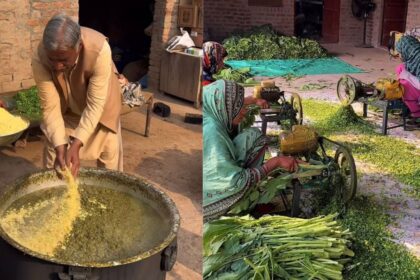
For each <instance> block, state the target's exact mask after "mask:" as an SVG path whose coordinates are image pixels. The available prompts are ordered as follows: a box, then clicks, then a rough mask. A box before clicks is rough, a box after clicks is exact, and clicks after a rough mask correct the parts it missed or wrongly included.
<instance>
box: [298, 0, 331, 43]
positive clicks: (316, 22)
mask: <svg viewBox="0 0 420 280" xmlns="http://www.w3.org/2000/svg"><path fill="white" fill-rule="evenodd" d="M323 2H324V1H323V0H296V1H295V35H296V36H298V37H302V38H309V39H314V40H319V39H321V37H322V17H323Z"/></svg>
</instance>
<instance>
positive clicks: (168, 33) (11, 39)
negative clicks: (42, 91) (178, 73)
mask: <svg viewBox="0 0 420 280" xmlns="http://www.w3.org/2000/svg"><path fill="white" fill-rule="evenodd" d="M178 2H179V0H157V1H156V7H155V15H154V22H155V24H154V25H153V36H152V50H151V55H150V70H149V82H150V87H151V88H154V89H158V88H159V86H158V85H159V74H160V60H161V59H160V58H161V54H162V51H163V50H164V47H165V46H166V43H167V41H168V40H169V39H170V38H171V37H172V36H174V35H176V34H177V13H178V8H177V7H178ZM78 3H79V1H78V0H56V1H54V0H16V1H9V0H0V34H1V36H0V64H1V65H2V67H0V93H5V92H11V91H18V90H21V89H25V88H28V87H30V86H32V85H34V84H35V82H34V80H33V78H32V70H31V56H32V53H33V51H34V50H35V49H36V47H37V45H38V43H39V41H40V40H41V38H42V32H43V30H44V27H45V25H46V23H47V21H48V20H49V19H50V18H51V16H52V15H54V14H55V13H57V11H63V12H65V13H66V14H68V15H70V16H72V17H74V18H75V19H76V20H77V17H78V13H79V4H78Z"/></svg>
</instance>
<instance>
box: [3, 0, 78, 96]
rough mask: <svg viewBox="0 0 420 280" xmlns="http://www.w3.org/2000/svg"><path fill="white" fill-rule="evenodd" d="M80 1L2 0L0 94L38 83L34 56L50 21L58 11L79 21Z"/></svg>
mask: <svg viewBox="0 0 420 280" xmlns="http://www.w3.org/2000/svg"><path fill="white" fill-rule="evenodd" d="M78 9H79V4H78V1H77V0H61V1H54V0H52V1H51V0H15V1H9V0H0V63H1V65H2V67H0V93H4V92H11V91H18V90H21V89H25V88H28V87H30V86H32V85H34V84H35V82H34V80H33V78H32V70H31V57H32V53H33V51H34V50H35V48H36V46H37V45H38V43H39V41H40V40H41V37H42V32H43V30H44V26H45V24H46V23H47V21H48V19H49V18H50V17H51V16H52V15H54V14H55V13H57V12H58V11H62V12H65V13H66V14H68V15H70V16H73V17H75V19H77V15H78Z"/></svg>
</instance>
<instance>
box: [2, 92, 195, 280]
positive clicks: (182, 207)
mask: <svg viewBox="0 0 420 280" xmlns="http://www.w3.org/2000/svg"><path fill="white" fill-rule="evenodd" d="M156 101H161V102H164V103H165V104H168V105H169V106H170V107H171V110H172V114H171V116H170V117H169V118H167V119H163V118H160V117H158V116H156V115H155V114H153V118H152V121H151V129H150V136H149V137H148V138H146V137H144V136H143V133H144V127H145V126H144V125H145V110H144V109H143V108H142V109H140V110H136V111H133V112H131V113H129V114H126V115H123V116H122V128H123V129H122V134H123V142H124V143H123V145H124V171H125V172H127V173H130V174H134V175H137V176H142V177H144V178H146V179H147V180H148V181H150V182H151V183H153V184H154V185H155V186H156V187H158V188H160V189H162V190H163V191H164V192H166V193H167V194H168V195H169V196H170V197H171V198H172V199H173V200H174V202H175V204H176V205H177V207H178V210H179V212H180V215H181V227H180V230H179V233H178V258H177V263H176V265H175V267H174V269H173V270H172V271H171V272H169V273H168V275H167V279H183V280H184V279H186V280H188V279H191V280H192V279H201V268H202V261H201V259H202V258H201V248H202V238H201V237H202V211H201V200H202V196H201V194H202V190H201V188H202V168H201V167H202V133H201V131H202V127H201V125H192V124H186V123H184V122H183V118H184V115H185V113H187V112H189V113H200V111H199V110H196V109H194V108H193V106H192V103H189V102H185V101H181V100H178V99H175V98H172V97H169V96H165V95H161V94H155V102H156ZM42 147H43V144H42V142H41V141H40V140H36V139H35V140H33V141H31V142H29V143H27V146H26V147H25V148H17V149H16V150H13V149H11V148H7V147H0V191H1V189H2V187H4V186H5V185H6V184H7V183H8V182H12V181H14V180H15V179H16V178H18V177H20V176H23V175H25V174H28V173H30V172H33V171H35V170H38V169H40V168H41V166H42ZM84 165H86V166H93V165H94V164H93V163H91V162H84Z"/></svg>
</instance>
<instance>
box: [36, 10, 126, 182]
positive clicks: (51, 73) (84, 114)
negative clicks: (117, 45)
mask: <svg viewBox="0 0 420 280" xmlns="http://www.w3.org/2000/svg"><path fill="white" fill-rule="evenodd" d="M32 71H33V75H34V79H35V82H36V85H37V87H38V95H39V98H40V102H41V108H42V112H43V119H42V123H41V129H42V131H43V132H44V134H45V136H46V143H45V148H44V166H45V167H47V168H53V167H55V168H57V167H59V168H61V169H64V168H65V167H66V166H67V167H69V168H70V169H71V171H72V173H73V175H75V176H77V173H78V170H79V167H80V159H85V160H96V161H97V166H98V167H105V168H109V169H114V170H120V171H121V170H122V168H123V167H122V139H121V127H120V110H121V92H120V86H119V82H118V73H117V72H116V70H115V67H114V64H113V62H112V57H111V49H110V46H109V44H108V42H107V40H106V37H105V36H104V35H102V34H101V33H99V32H97V31H95V30H92V29H89V28H85V27H80V26H79V24H78V23H77V22H75V21H73V20H72V19H71V18H70V17H68V16H66V15H64V14H58V15H55V16H54V17H52V18H51V19H50V21H49V22H48V23H47V25H46V27H45V30H44V33H43V37H42V41H41V42H40V44H39V46H38V49H37V50H36V52H35V54H34V57H33V59H32Z"/></svg>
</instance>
